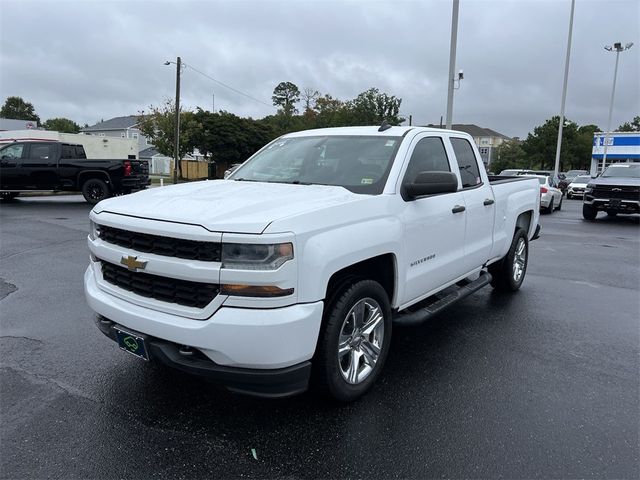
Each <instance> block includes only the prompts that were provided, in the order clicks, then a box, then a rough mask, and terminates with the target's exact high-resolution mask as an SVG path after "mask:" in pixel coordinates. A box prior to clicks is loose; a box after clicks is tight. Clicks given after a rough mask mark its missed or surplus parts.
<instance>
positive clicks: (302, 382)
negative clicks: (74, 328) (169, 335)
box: [96, 315, 311, 398]
mask: <svg viewBox="0 0 640 480" xmlns="http://www.w3.org/2000/svg"><path fill="white" fill-rule="evenodd" d="M96 325H97V326H98V328H99V329H100V331H101V332H102V333H104V334H105V335H106V336H107V337H109V338H110V339H111V340H114V341H117V338H116V329H117V328H122V329H124V330H126V331H129V332H131V333H136V332H134V331H132V330H131V329H129V328H127V327H124V326H120V325H118V324H116V323H115V322H113V321H111V320H109V319H107V318H105V317H103V316H100V315H98V316H97V317H96ZM140 336H142V337H144V339H145V343H146V344H147V349H148V351H149V354H150V360H158V361H160V362H162V363H164V364H165V365H168V366H169V367H173V368H176V369H178V370H181V371H183V372H186V373H190V374H193V375H199V376H202V377H205V378H207V379H210V380H213V381H215V382H217V383H220V384H222V385H224V386H225V387H226V388H227V389H229V390H231V391H234V392H238V393H243V394H247V395H252V396H258V397H266V398H282V397H289V396H292V395H296V394H299V393H302V392H304V391H305V390H307V388H308V386H309V377H310V375H311V362H309V361H306V362H302V363H299V364H297V365H292V366H290V367H285V368H278V369H269V370H262V369H255V368H238V367H226V366H224V365H218V364H217V363H215V362H213V361H212V360H211V359H209V358H208V357H207V356H205V355H204V354H203V353H202V352H200V351H198V350H196V349H192V352H193V353H192V354H191V355H188V356H185V355H183V354H181V353H180V349H181V347H182V346H181V345H178V344H176V343H173V342H169V341H166V340H161V339H159V338H155V337H151V336H148V335H144V334H142V333H141V334H140Z"/></svg>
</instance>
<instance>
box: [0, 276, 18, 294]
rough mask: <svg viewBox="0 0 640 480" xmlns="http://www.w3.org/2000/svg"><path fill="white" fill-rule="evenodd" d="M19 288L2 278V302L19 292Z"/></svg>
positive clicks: (0, 290) (0, 278)
mask: <svg viewBox="0 0 640 480" xmlns="http://www.w3.org/2000/svg"><path fill="white" fill-rule="evenodd" d="M17 291H18V287H16V286H15V285H14V284H13V283H9V282H7V281H6V280H5V279H4V278H2V277H0V300H2V299H3V298H6V297H8V296H9V295H10V294H12V293H13V292H17Z"/></svg>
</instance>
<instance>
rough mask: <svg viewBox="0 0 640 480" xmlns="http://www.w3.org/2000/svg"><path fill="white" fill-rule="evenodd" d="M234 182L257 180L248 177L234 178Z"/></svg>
mask: <svg viewBox="0 0 640 480" xmlns="http://www.w3.org/2000/svg"><path fill="white" fill-rule="evenodd" d="M234 180H235V181H236V182H258V181H259V180H251V179H249V178H234Z"/></svg>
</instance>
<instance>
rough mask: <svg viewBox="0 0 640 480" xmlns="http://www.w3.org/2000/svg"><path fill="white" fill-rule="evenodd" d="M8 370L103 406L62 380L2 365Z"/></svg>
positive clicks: (0, 365)
mask: <svg viewBox="0 0 640 480" xmlns="http://www.w3.org/2000/svg"><path fill="white" fill-rule="evenodd" d="M3 368H4V369H8V370H13V371H14V372H17V373H19V374H21V375H24V376H26V377H29V378H31V379H33V380H34V381H36V382H39V383H43V384H53V385H55V386H56V387H58V388H59V389H60V390H62V391H64V392H65V393H67V394H69V395H71V396H72V397H80V398H83V399H85V400H89V401H90V402H92V403H95V404H98V405H101V404H102V402H101V401H99V400H98V399H96V398H95V397H92V396H91V395H88V394H86V393H85V392H83V391H82V390H80V389H78V388H76V387H74V386H72V385H69V384H67V383H64V382H61V381H60V380H56V379H55V378H52V377H48V376H46V375H42V374H40V373H35V372H31V371H29V370H26V369H24V368H21V367H18V366H16V365H8V364H6V363H0V369H3Z"/></svg>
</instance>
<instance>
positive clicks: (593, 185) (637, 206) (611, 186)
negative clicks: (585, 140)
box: [582, 163, 640, 220]
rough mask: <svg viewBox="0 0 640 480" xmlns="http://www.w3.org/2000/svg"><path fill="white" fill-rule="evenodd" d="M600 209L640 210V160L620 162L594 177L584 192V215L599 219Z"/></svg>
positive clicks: (609, 211) (614, 211)
mask: <svg viewBox="0 0 640 480" xmlns="http://www.w3.org/2000/svg"><path fill="white" fill-rule="evenodd" d="M598 212H607V215H609V216H610V217H614V216H616V215H618V214H634V213H640V163H617V164H613V165H610V166H608V167H607V168H606V169H605V170H604V172H602V174H601V175H600V176H599V177H598V178H593V179H591V181H590V182H589V184H588V185H587V187H586V189H585V191H584V203H583V204H582V216H583V218H584V219H585V220H595V218H596V216H597V215H598Z"/></svg>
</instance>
